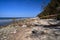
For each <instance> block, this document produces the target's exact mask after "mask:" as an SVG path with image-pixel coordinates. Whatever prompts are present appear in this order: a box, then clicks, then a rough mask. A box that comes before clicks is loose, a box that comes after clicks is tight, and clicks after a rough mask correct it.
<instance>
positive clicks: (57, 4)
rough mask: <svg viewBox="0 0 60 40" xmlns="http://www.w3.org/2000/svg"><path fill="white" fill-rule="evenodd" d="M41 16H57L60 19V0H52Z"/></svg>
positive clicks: (39, 15)
mask: <svg viewBox="0 0 60 40" xmlns="http://www.w3.org/2000/svg"><path fill="white" fill-rule="evenodd" d="M37 16H38V17H40V18H56V19H60V0H51V1H50V3H49V4H48V5H47V6H46V7H45V8H44V11H42V12H41V13H40V14H38V15H37Z"/></svg>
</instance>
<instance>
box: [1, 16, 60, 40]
mask: <svg viewBox="0 0 60 40" xmlns="http://www.w3.org/2000/svg"><path fill="white" fill-rule="evenodd" d="M57 24H59V25H57ZM0 40H60V21H59V20H55V19H40V18H38V17H36V18H27V19H23V20H19V21H17V22H15V23H12V24H10V25H8V26H6V27H3V28H0Z"/></svg>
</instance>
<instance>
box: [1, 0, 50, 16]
mask: <svg viewBox="0 0 60 40" xmlns="http://www.w3.org/2000/svg"><path fill="white" fill-rule="evenodd" d="M43 1H45V4H44V5H47V4H48V3H49V2H50V1H49V0H0V17H35V16H36V15H37V14H39V13H40V12H41V11H42V2H43Z"/></svg>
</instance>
